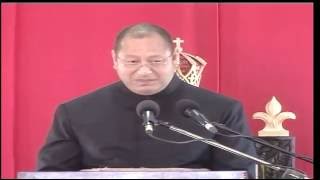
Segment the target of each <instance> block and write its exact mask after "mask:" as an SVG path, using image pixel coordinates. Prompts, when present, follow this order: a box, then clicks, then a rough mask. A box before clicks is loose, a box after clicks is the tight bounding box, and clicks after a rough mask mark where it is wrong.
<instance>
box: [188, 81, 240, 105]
mask: <svg viewBox="0 0 320 180" xmlns="http://www.w3.org/2000/svg"><path fill="white" fill-rule="evenodd" d="M187 89H188V91H189V92H190V96H192V97H194V98H196V99H199V100H203V101H209V102H212V103H214V104H219V105H222V104H226V105H228V104H229V105H230V104H234V103H236V104H237V103H240V101H239V100H237V99H235V98H233V97H231V96H227V95H224V94H221V93H218V92H215V91H213V90H209V89H205V88H203V87H196V86H192V85H189V84H188V85H187Z"/></svg>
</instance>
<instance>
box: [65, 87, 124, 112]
mask: <svg viewBox="0 0 320 180" xmlns="http://www.w3.org/2000/svg"><path fill="white" fill-rule="evenodd" d="M119 86H120V82H119V81H118V82H114V83H112V84H109V85H106V86H103V87H99V88H96V89H94V90H92V91H90V92H87V93H86V94H83V95H80V96H78V97H75V98H73V99H69V100H67V101H65V102H63V103H62V104H64V105H66V106H74V105H78V104H85V103H89V102H99V101H106V100H108V99H109V98H111V97H112V95H113V93H114V92H115V91H117V89H118V87H119Z"/></svg>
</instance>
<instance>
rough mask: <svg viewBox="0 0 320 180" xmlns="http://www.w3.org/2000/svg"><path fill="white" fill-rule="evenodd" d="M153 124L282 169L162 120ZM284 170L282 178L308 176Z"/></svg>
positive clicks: (278, 168)
mask: <svg viewBox="0 0 320 180" xmlns="http://www.w3.org/2000/svg"><path fill="white" fill-rule="evenodd" d="M155 125H162V126H165V127H167V128H168V129H170V130H172V131H175V132H177V133H180V134H183V135H185V136H188V137H191V138H193V139H196V140H199V141H202V142H204V143H206V144H209V145H211V146H214V147H217V148H219V149H222V150H224V151H227V152H230V153H232V154H235V155H238V156H241V157H245V158H248V159H250V160H253V161H255V162H258V163H260V164H264V165H267V166H268V167H270V168H272V169H274V170H277V171H279V170H281V169H283V168H281V167H278V166H276V165H273V164H271V163H269V162H267V161H264V160H261V159H259V158H256V157H253V156H251V155H248V154H246V153H243V152H240V151H237V150H235V149H233V148H230V147H228V146H224V145H222V144H220V143H218V142H216V141H214V140H207V139H205V138H203V137H201V136H199V135H196V134H193V133H191V132H188V131H186V130H183V129H180V128H178V127H175V126H173V125H169V123H168V122H162V121H160V120H158V122H157V123H155ZM285 170H286V171H285V173H284V174H283V176H282V178H290V179H308V177H307V176H306V175H305V174H303V173H301V172H298V171H295V170H292V169H285Z"/></svg>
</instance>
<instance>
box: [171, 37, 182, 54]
mask: <svg viewBox="0 0 320 180" xmlns="http://www.w3.org/2000/svg"><path fill="white" fill-rule="evenodd" d="M173 42H174V43H175V44H176V49H175V50H176V52H177V53H181V52H182V50H183V48H182V47H181V44H182V43H184V40H182V39H180V38H179V37H177V38H176V39H175V40H173Z"/></svg>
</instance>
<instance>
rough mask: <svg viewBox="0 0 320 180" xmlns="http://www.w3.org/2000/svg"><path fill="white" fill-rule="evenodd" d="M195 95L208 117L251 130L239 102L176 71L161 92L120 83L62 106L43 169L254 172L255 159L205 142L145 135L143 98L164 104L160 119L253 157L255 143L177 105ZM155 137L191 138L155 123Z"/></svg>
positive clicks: (43, 158)
mask: <svg viewBox="0 0 320 180" xmlns="http://www.w3.org/2000/svg"><path fill="white" fill-rule="evenodd" d="M184 98H186V99H192V100H194V101H196V102H197V103H198V104H199V105H200V109H201V112H202V113H203V114H204V115H205V116H206V117H207V118H208V119H209V120H210V121H216V122H219V123H223V124H225V125H226V126H228V127H229V128H231V129H233V130H236V131H239V132H241V133H243V134H246V135H250V132H249V128H248V126H247V123H246V117H245V114H244V111H243V108H242V105H241V103H239V102H238V101H236V100H234V99H231V98H228V97H225V96H222V95H219V94H217V93H214V92H210V91H208V90H205V89H202V88H198V87H195V86H192V85H189V84H187V83H185V82H183V81H181V80H180V79H179V78H178V77H177V76H174V78H173V79H172V81H171V83H170V84H169V85H168V87H167V88H166V89H165V90H163V91H161V92H160V93H158V94H155V95H151V96H140V95H137V94H134V93H132V92H131V91H129V90H128V89H127V88H126V87H125V86H124V84H123V83H122V82H116V83H114V84H112V85H109V86H106V87H104V88H101V89H98V90H96V91H94V92H91V93H89V94H87V95H84V96H81V97H79V98H76V99H74V100H72V101H69V102H66V103H63V104H61V105H59V107H58V108H57V111H56V113H55V117H54V121H53V124H52V127H51V129H50V132H49V134H48V137H47V140H46V143H45V145H44V146H43V147H42V148H41V150H40V152H39V158H38V167H37V168H38V170H40V171H70V170H80V169H84V168H97V167H106V166H107V167H150V168H168V167H182V168H208V169H211V170H247V171H248V172H249V177H254V163H253V162H252V161H251V160H247V159H244V158H241V157H238V156H236V155H233V154H231V153H228V152H225V151H223V150H220V149H218V148H215V147H212V146H209V145H207V144H204V143H202V142H192V143H188V144H170V143H165V142H161V141H158V140H155V139H152V138H150V137H149V136H147V135H146V134H145V131H144V127H143V126H142V120H141V119H140V118H139V117H138V116H137V115H136V105H137V104H138V103H139V102H141V101H142V100H145V99H151V100H154V101H156V102H157V103H158V104H159V105H160V108H161V110H160V111H161V112H160V116H159V117H158V118H159V119H161V120H163V121H167V122H170V123H171V124H172V125H174V126H177V127H179V128H182V129H184V130H187V131H190V132H192V133H195V134H197V135H200V136H203V137H205V138H213V139H214V140H216V141H218V142H220V143H221V144H223V145H226V146H229V147H232V148H234V149H237V150H239V151H242V152H244V153H248V154H250V155H254V156H255V148H254V145H253V143H251V142H249V141H247V140H245V139H241V138H226V137H224V136H220V135H213V134H212V133H210V132H208V131H207V130H206V129H204V128H203V127H201V126H199V125H198V124H196V123H195V122H194V121H192V120H191V119H188V118H185V117H183V116H182V115H181V113H180V112H178V111H177V110H176V107H175V106H176V104H175V103H176V102H177V101H178V100H180V99H184ZM154 136H157V137H161V138H163V139H169V140H172V141H186V140H190V138H189V137H186V136H183V135H180V134H177V133H175V132H172V131H170V130H169V129H167V128H164V127H161V126H157V127H155V131H154Z"/></svg>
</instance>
